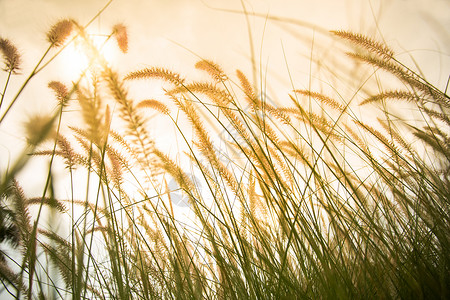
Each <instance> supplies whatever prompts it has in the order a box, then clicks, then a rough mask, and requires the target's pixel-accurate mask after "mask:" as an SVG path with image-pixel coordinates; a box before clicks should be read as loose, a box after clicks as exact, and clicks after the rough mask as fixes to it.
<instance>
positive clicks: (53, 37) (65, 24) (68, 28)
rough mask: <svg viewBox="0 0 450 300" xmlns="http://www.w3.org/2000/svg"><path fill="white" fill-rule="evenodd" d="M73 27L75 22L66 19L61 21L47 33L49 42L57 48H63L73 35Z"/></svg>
mask: <svg viewBox="0 0 450 300" xmlns="http://www.w3.org/2000/svg"><path fill="white" fill-rule="evenodd" d="M73 26H74V21H73V20H70V19H64V20H61V21H59V22H58V23H56V24H55V25H53V26H52V28H51V29H50V31H49V32H47V40H48V41H49V42H50V43H51V44H52V45H53V46H55V47H59V46H61V45H62V44H63V43H64V41H65V40H66V39H67V37H68V36H69V35H70V34H71V33H72V30H73Z"/></svg>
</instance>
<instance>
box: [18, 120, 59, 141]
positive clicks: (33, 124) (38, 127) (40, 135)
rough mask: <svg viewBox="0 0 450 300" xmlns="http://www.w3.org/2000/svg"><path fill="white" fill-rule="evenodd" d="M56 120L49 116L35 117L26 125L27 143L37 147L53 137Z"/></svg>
mask: <svg viewBox="0 0 450 300" xmlns="http://www.w3.org/2000/svg"><path fill="white" fill-rule="evenodd" d="M53 121H54V119H53V118H52V117H51V116H48V115H33V116H31V117H29V119H28V120H27V121H26V122H25V123H24V125H23V126H24V129H25V136H26V139H27V143H28V144H29V145H31V146H37V145H38V144H40V143H42V142H43V141H45V140H47V139H48V138H50V137H51V136H52V134H51V133H52V130H53Z"/></svg>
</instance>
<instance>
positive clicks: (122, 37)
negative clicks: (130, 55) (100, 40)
mask: <svg viewBox="0 0 450 300" xmlns="http://www.w3.org/2000/svg"><path fill="white" fill-rule="evenodd" d="M113 34H114V36H115V37H116V41H117V44H118V45H119V48H120V51H122V52H123V53H127V51H128V34H127V28H126V27H125V25H123V24H116V25H114V27H113Z"/></svg>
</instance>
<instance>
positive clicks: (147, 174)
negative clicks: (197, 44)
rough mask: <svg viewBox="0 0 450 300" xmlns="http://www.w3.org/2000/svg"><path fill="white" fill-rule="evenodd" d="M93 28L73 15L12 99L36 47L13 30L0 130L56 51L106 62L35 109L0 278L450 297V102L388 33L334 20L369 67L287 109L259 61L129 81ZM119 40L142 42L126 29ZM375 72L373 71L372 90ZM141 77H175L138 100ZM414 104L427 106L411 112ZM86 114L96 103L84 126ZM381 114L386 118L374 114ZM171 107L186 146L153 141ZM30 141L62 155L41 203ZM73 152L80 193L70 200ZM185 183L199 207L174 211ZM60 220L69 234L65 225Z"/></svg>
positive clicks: (252, 293)
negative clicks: (20, 42) (30, 170)
mask: <svg viewBox="0 0 450 300" xmlns="http://www.w3.org/2000/svg"><path fill="white" fill-rule="evenodd" d="M85 28H86V27H85V26H81V25H80V24H78V23H76V22H75V21H73V20H63V21H60V22H58V23H57V24H56V25H55V26H54V27H52V28H51V29H50V31H49V32H48V34H47V37H48V42H49V47H48V50H47V51H46V52H45V54H44V55H43V57H42V59H41V60H40V61H39V63H38V64H37V65H36V67H35V68H34V70H33V71H32V72H31V74H30V75H29V77H28V78H27V79H26V80H25V82H24V84H23V86H22V87H21V88H20V89H19V90H18V92H17V93H16V96H15V97H13V98H11V99H9V98H7V97H5V95H9V90H8V84H9V82H10V80H13V79H14V78H13V76H12V75H13V74H14V73H15V72H16V71H17V70H18V68H19V63H20V56H19V54H18V52H17V50H16V49H15V46H14V45H13V44H12V43H11V42H10V41H8V40H6V39H2V40H0V46H1V47H0V50H1V51H2V54H3V56H4V59H5V68H6V71H5V72H7V80H6V82H5V86H4V89H3V93H2V99H1V102H0V103H1V104H3V105H6V103H9V106H8V107H7V108H6V109H5V108H4V107H5V106H3V107H2V118H1V120H0V126H1V125H3V124H1V123H4V122H6V121H7V119H6V118H5V117H6V116H7V115H8V113H9V111H10V109H11V108H12V106H13V104H14V103H15V102H16V101H18V100H19V99H20V95H21V91H22V90H23V88H24V87H25V86H26V85H27V84H28V82H29V81H30V80H31V79H32V78H33V77H34V76H35V75H36V74H37V73H38V72H39V71H40V70H41V69H42V67H43V66H44V67H45V66H46V65H47V64H48V63H49V62H50V61H51V60H52V59H53V57H55V56H53V57H51V58H50V59H48V60H47V61H46V62H45V63H44V61H45V59H47V57H48V56H49V55H52V54H51V53H54V54H55V55H57V54H58V53H59V52H60V51H61V49H63V47H65V45H67V43H68V42H70V39H72V40H73V39H79V40H81V41H82V43H84V45H85V46H86V49H87V50H86V51H87V53H88V55H89V56H90V67H89V69H88V70H86V72H84V73H83V74H82V75H81V77H80V78H79V80H77V81H74V83H73V84H72V85H71V86H67V85H65V84H63V83H61V82H56V81H53V82H51V83H50V84H49V88H51V89H52V90H53V91H54V92H55V95H56V99H57V103H58V109H57V110H55V113H54V115H51V116H47V117H41V118H40V119H39V120H38V119H37V118H32V119H31V120H30V122H32V123H31V124H32V125H34V126H32V125H29V126H28V127H27V136H28V146H27V147H26V148H25V149H24V150H23V155H21V156H19V158H18V160H17V162H16V163H15V164H13V165H12V166H11V167H9V168H8V169H6V170H3V173H2V177H1V178H0V179H1V182H0V183H1V185H0V195H1V206H0V207H1V209H0V215H1V219H0V220H1V223H0V242H1V243H2V247H1V252H0V253H1V262H0V279H1V280H2V283H3V289H4V290H6V291H7V292H8V293H10V294H11V295H13V296H14V297H17V298H27V299H32V298H45V299H46V298H70V297H72V298H74V299H85V298H87V299H92V298H99V299H107V298H114V299H155V298H156V299H316V298H324V299H330V298H331V299H367V298H418V299H439V298H440V299H446V298H448V297H449V293H450V290H449V288H450V285H449V282H450V278H449V275H450V272H449V267H450V256H449V253H450V244H449V238H450V237H449V234H448V233H449V232H450V225H449V224H450V215H449V195H450V190H449V187H450V184H449V174H450V173H449V172H450V164H449V159H450V148H449V136H448V132H449V126H450V121H449V117H448V112H449V108H450V98H449V96H448V95H447V94H446V93H445V91H441V90H439V89H438V88H436V87H435V86H433V85H432V84H431V83H430V82H428V81H427V80H426V79H425V78H423V76H421V75H420V74H419V73H418V72H415V71H414V70H413V69H411V68H409V67H407V66H406V65H404V64H403V63H402V62H401V61H399V60H398V59H397V58H396V55H395V53H394V51H392V50H391V49H390V48H389V47H388V46H387V45H385V44H384V43H380V42H378V41H375V40H374V39H372V38H370V37H367V36H364V35H360V34H356V33H352V32H346V31H332V32H330V33H329V38H333V39H336V40H337V42H338V43H340V44H341V45H342V46H343V47H347V49H349V50H348V53H347V55H342V54H340V53H337V54H336V57H335V59H336V60H338V61H340V62H345V63H346V64H352V63H354V64H355V65H356V66H358V67H359V68H360V69H359V71H358V72H356V73H353V74H354V75H353V76H354V78H349V79H346V78H340V79H341V80H342V81H344V82H345V85H343V86H341V85H339V84H336V85H333V86H332V88H333V90H334V91H335V93H328V92H325V91H323V90H320V89H319V90H312V89H297V88H295V87H294V86H293V87H292V88H291V89H290V91H287V92H286V99H287V100H288V101H283V102H282V103H283V104H281V102H279V103H278V102H277V103H275V102H274V101H271V100H270V98H269V97H268V96H267V95H266V93H265V88H264V86H261V88H260V89H258V88H257V87H255V86H254V85H253V84H252V83H251V82H250V81H249V79H248V78H247V76H246V75H245V74H244V73H243V72H241V71H239V70H236V72H235V73H234V74H232V73H226V72H224V71H223V69H222V67H221V66H219V65H217V64H216V63H214V62H212V61H209V60H205V59H202V60H200V61H199V62H198V63H197V64H195V68H196V69H198V72H199V73H201V72H203V73H204V78H206V79H204V80H202V81H192V80H190V79H189V78H185V77H183V76H182V75H180V74H178V73H176V72H174V71H172V70H168V69H166V68H161V67H153V68H146V69H141V70H136V71H132V72H130V73H129V74H127V75H126V76H124V77H122V76H120V75H119V74H118V73H117V72H115V71H114V69H113V68H112V67H111V66H110V65H109V64H108V63H107V62H106V60H105V59H104V58H102V55H101V53H100V51H99V49H98V48H96V47H95V46H94V44H93V43H92V41H91V40H90V37H89V34H88V33H87V32H86V30H85ZM109 38H112V39H116V41H117V43H118V46H119V48H120V49H121V50H122V51H123V52H126V51H127V49H128V43H127V35H126V28H125V27H124V26H123V25H122V24H119V25H116V26H115V27H114V28H113V29H112V33H111V35H110V36H109ZM361 63H362V65H361ZM227 67H228V66H227ZM336 71H338V70H336ZM339 71H341V70H339ZM365 74H369V75H367V76H366V75H365ZM360 76H362V77H364V83H363V84H359V83H358V84H355V83H354V82H360V80H359V77H360ZM356 77H358V78H356ZM356 79H357V80H356ZM137 80H147V81H149V80H152V81H155V80H156V81H162V82H164V92H165V96H164V98H163V99H155V98H153V97H154V96H153V95H151V94H150V95H148V98H147V99H132V98H131V97H130V96H129V94H130V93H129V91H128V89H130V88H131V89H132V88H133V87H134V86H135V85H134V82H135V81H137ZM345 80H347V81H345ZM393 82H394V84H393ZM384 86H386V87H389V88H384ZM392 86H393V87H392ZM161 89H163V88H161ZM344 89H345V90H347V91H348V90H349V89H350V90H351V93H350V95H348V92H346V91H344ZM73 99H75V100H73ZM1 104H0V105H1ZM399 105H402V106H407V107H408V109H409V110H411V111H413V112H414V114H413V116H414V118H413V119H411V118H409V117H408V118H405V116H402V115H398V114H396V113H395V107H397V106H399ZM112 108H113V109H112ZM360 109H361V110H362V112H363V114H362V116H360V115H359V113H358V111H359V110H360ZM71 110H76V111H79V116H78V117H77V118H76V120H75V121H72V123H71V121H70V120H72V119H73V118H69V117H68V116H67V115H68V114H69V113H70V111H71ZM373 111H377V114H378V117H377V118H373V120H372V119H370V118H369V117H367V116H366V115H365V114H364V113H366V114H367V113H368V112H370V117H371V116H373V115H374V113H373ZM155 113H156V114H157V115H158V116H157V117H154V116H155ZM155 118H161V119H164V120H165V121H166V123H165V124H168V125H167V126H168V128H170V130H171V131H170V130H169V129H167V132H173V131H176V132H177V134H176V136H174V143H175V140H176V141H182V142H179V144H178V151H179V153H178V155H171V153H168V152H164V151H163V150H161V149H162V147H161V145H159V144H158V142H157V140H158V139H157V138H156V137H152V134H151V128H152V121H153V120H155ZM186 124H189V125H190V127H188V126H186ZM38 125H39V126H38ZM30 153H32V154H33V156H34V157H36V156H38V157H49V169H48V173H46V174H44V175H45V176H46V178H47V181H46V184H45V187H44V189H43V191H42V195H41V196H39V197H34V198H33V197H29V196H27V195H26V194H25V193H24V192H23V190H22V188H21V183H20V182H18V181H17V180H16V179H15V178H16V177H17V175H18V174H19V172H20V170H22V169H23V168H24V166H26V165H27V163H28V162H29V160H30V159H31V158H30V156H29V155H28V154H30ZM41 159H42V158H41ZM58 162H60V163H62V164H63V165H64V167H65V172H66V173H67V176H68V178H69V180H68V182H69V183H68V186H67V187H65V188H66V189H67V190H69V191H70V193H69V194H70V197H69V199H60V198H58V197H57V194H58V193H57V189H58V188H59V187H58V186H57V185H55V181H57V180H58V179H57V178H55V177H54V175H53V171H52V170H53V169H54V168H56V167H55V165H57V163H58ZM25 170H26V169H25ZM80 174H81V176H80ZM170 183H172V184H170ZM130 186H133V188H130ZM173 186H176V187H175V188H173ZM176 192H182V194H183V197H185V199H186V201H187V203H188V204H187V205H188V207H187V208H186V209H184V210H180V209H179V208H178V207H174V206H173V205H172V203H173V202H174V201H173V200H174V199H173V198H174V197H175V195H176ZM78 197H79V198H78ZM36 207H37V209H35V208H36ZM45 219H48V222H47V223H46V222H45ZM56 219H59V220H62V221H61V224H64V227H65V228H58V227H56V226H54V227H52V226H51V225H52V224H55V222H54V221H52V220H56ZM49 224H50V225H49Z"/></svg>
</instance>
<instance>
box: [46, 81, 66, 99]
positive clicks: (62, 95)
mask: <svg viewBox="0 0 450 300" xmlns="http://www.w3.org/2000/svg"><path fill="white" fill-rule="evenodd" d="M48 87H49V88H50V89H52V90H53V91H54V92H55V95H56V98H57V99H58V101H59V102H60V104H63V105H64V104H65V102H67V100H68V97H69V91H68V90H67V87H66V86H65V85H64V84H63V83H61V82H59V81H51V82H50V83H49V84H48Z"/></svg>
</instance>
